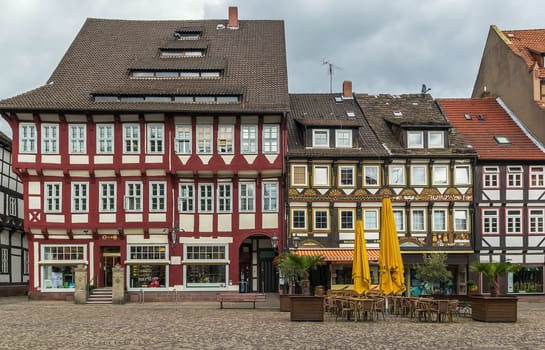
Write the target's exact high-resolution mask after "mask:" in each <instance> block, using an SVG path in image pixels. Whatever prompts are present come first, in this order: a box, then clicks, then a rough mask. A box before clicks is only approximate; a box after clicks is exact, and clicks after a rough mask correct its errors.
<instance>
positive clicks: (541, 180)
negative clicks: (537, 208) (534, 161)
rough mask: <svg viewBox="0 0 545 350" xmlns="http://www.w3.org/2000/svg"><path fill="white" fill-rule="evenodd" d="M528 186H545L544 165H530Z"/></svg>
mask: <svg viewBox="0 0 545 350" xmlns="http://www.w3.org/2000/svg"><path fill="white" fill-rule="evenodd" d="M530 187H531V188H536V187H538V188H542V187H545V167H542V166H531V167H530Z"/></svg>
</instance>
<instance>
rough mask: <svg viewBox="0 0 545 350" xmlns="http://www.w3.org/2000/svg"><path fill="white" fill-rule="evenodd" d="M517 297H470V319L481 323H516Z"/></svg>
mask: <svg viewBox="0 0 545 350" xmlns="http://www.w3.org/2000/svg"><path fill="white" fill-rule="evenodd" d="M517 302H518V298H517V297H504V296H502V297H491V296H484V295H479V296H472V297H471V317H472V318H473V319H474V320H475V321H482V322H517Z"/></svg>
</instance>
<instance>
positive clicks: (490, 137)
mask: <svg viewBox="0 0 545 350" xmlns="http://www.w3.org/2000/svg"><path fill="white" fill-rule="evenodd" d="M438 102H439V104H440V105H441V108H442V109H443V111H444V112H445V114H446V115H447V118H448V119H449V121H450V122H451V124H452V125H453V126H454V127H456V128H457V129H458V131H459V132H460V133H461V134H462V135H464V138H465V140H466V141H467V142H468V143H469V144H470V145H471V146H472V147H473V148H474V149H475V150H476V151H477V156H478V158H479V159H483V160H509V159H517V160H521V159H527V160H538V159H539V160H545V153H543V152H542V151H541V150H540V148H539V147H537V146H536V144H535V143H534V142H533V141H532V140H531V139H530V137H529V136H528V134H526V133H525V132H524V130H522V129H521V128H520V127H519V126H518V125H517V123H516V122H515V121H514V120H513V118H512V117H511V116H510V115H509V114H508V113H507V111H506V110H505V109H504V108H503V107H502V106H501V105H500V104H499V103H498V102H497V101H496V100H495V99H493V98H473V99H469V98H468V99H439V100H438ZM466 114H468V115H469V116H471V119H466V117H465V115H466ZM477 115H481V116H483V117H482V118H480V119H479V118H477ZM495 136H504V137H507V138H508V139H509V141H511V143H510V144H508V145H499V144H498V143H497V142H496V140H495V138H494V137H495Z"/></svg>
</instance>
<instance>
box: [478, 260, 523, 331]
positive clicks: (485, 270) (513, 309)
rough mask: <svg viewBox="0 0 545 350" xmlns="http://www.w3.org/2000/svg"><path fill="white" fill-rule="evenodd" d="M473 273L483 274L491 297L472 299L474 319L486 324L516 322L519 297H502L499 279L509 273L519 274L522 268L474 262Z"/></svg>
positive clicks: (480, 296)
mask: <svg viewBox="0 0 545 350" xmlns="http://www.w3.org/2000/svg"><path fill="white" fill-rule="evenodd" d="M469 270H470V271H471V272H476V273H479V274H481V276H482V278H483V279H485V280H486V281H487V283H488V286H489V287H490V296H488V295H476V296H472V297H471V308H472V318H473V319H474V320H476V321H484V322H516V321H517V301H518V299H517V297H511V296H505V295H500V287H499V279H500V277H502V276H505V275H506V274H507V273H508V272H517V271H519V270H520V266H519V265H516V264H511V263H507V262H490V263H483V262H474V263H473V264H471V265H470V266H469Z"/></svg>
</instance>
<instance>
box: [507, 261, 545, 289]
mask: <svg viewBox="0 0 545 350" xmlns="http://www.w3.org/2000/svg"><path fill="white" fill-rule="evenodd" d="M508 291H509V293H519V294H524V293H539V294H543V266H535V267H523V268H522V269H521V270H520V271H518V272H517V273H512V272H510V273H509V275H508Z"/></svg>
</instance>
